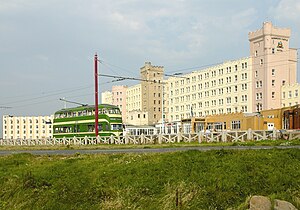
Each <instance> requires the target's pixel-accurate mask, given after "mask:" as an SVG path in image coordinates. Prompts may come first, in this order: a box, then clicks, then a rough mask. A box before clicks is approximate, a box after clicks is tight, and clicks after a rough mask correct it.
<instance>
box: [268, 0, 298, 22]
mask: <svg viewBox="0 0 300 210" xmlns="http://www.w3.org/2000/svg"><path fill="white" fill-rule="evenodd" d="M270 14H274V17H275V18H276V19H284V20H290V21H296V22H299V21H300V20H299V14H300V1H299V0H281V1H280V2H279V3H278V5H277V6H276V7H272V8H271V9H270Z"/></svg>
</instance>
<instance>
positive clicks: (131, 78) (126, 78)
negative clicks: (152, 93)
mask: <svg viewBox="0 0 300 210" xmlns="http://www.w3.org/2000/svg"><path fill="white" fill-rule="evenodd" d="M98 76H102V77H110V78H114V79H120V81H121V80H137V81H142V82H152V83H159V84H163V83H164V82H161V81H156V80H148V79H140V78H135V77H123V76H116V75H109V74H98Z"/></svg>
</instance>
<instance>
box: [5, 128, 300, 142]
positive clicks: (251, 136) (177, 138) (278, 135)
mask: <svg viewBox="0 0 300 210" xmlns="http://www.w3.org/2000/svg"><path fill="white" fill-rule="evenodd" d="M276 139H286V140H293V139H300V131H293V130H291V131H278V130H273V131H264V130H256V131H253V130H251V129H249V130H246V131H221V132H210V133H208V134H205V133H197V134H182V133H178V134H156V135H144V134H141V135H125V136H98V137H97V138H96V137H72V138H44V139H0V146H33V145H48V146H54V145H96V144H172V143H180V142H185V143H191V142H196V143H199V144H200V143H202V142H245V141H261V140H276Z"/></svg>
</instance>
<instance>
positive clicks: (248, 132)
mask: <svg viewBox="0 0 300 210" xmlns="http://www.w3.org/2000/svg"><path fill="white" fill-rule="evenodd" d="M252 139H253V133H252V130H251V128H249V129H248V131H247V140H248V141H250V140H252Z"/></svg>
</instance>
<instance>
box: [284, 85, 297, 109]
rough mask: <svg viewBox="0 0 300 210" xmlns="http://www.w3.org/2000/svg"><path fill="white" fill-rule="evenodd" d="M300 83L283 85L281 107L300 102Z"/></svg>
mask: <svg viewBox="0 0 300 210" xmlns="http://www.w3.org/2000/svg"><path fill="white" fill-rule="evenodd" d="M299 93H300V84H298V83H296V84H293V85H284V86H282V87H281V107H289V106H294V105H298V104H300V96H299Z"/></svg>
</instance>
